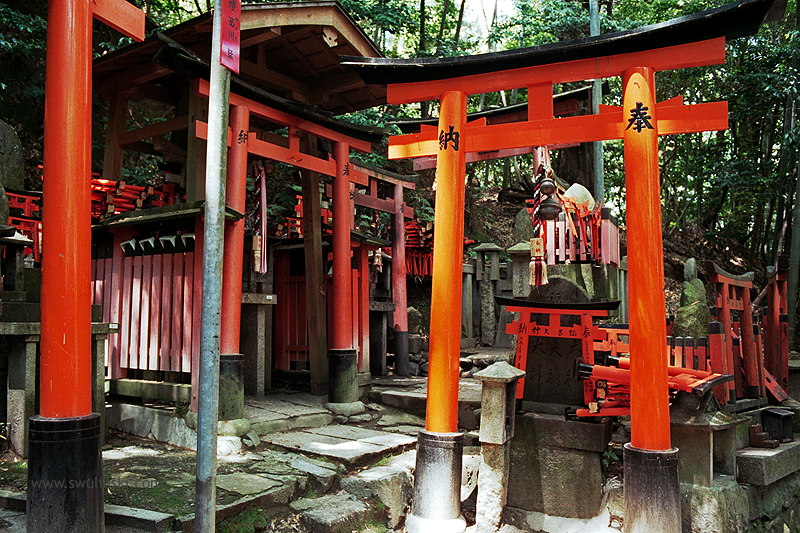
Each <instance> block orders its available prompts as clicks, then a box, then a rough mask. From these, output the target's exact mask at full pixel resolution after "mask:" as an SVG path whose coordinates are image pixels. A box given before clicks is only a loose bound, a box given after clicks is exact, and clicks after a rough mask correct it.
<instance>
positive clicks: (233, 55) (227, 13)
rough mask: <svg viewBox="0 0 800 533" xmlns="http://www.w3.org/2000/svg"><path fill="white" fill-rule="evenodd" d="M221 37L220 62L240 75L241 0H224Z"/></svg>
mask: <svg viewBox="0 0 800 533" xmlns="http://www.w3.org/2000/svg"><path fill="white" fill-rule="evenodd" d="M220 14H221V15H222V19H221V32H222V34H221V35H220V56H219V57H220V60H219V62H220V63H222V66H224V67H226V68H227V69H229V70H232V71H233V72H235V73H237V74H238V73H239V44H240V41H239V26H240V23H241V15H242V2H241V0H222V10H221V13H220Z"/></svg>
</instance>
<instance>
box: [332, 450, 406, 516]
mask: <svg viewBox="0 0 800 533" xmlns="http://www.w3.org/2000/svg"><path fill="white" fill-rule="evenodd" d="M416 455H417V454H416V452H415V451H409V452H405V453H403V454H401V455H398V456H397V457H393V458H392V459H390V460H389V461H387V462H386V463H385V464H382V465H380V466H374V467H372V468H367V469H365V470H362V471H360V472H358V473H355V474H351V475H349V476H346V477H344V478H342V480H341V487H342V490H344V491H346V492H347V493H349V494H352V495H353V496H356V497H357V498H360V499H362V500H365V499H369V498H377V499H378V500H379V501H380V502H381V504H383V507H384V509H385V512H386V516H385V517H384V518H385V521H386V527H387V528H389V529H397V528H399V527H400V526H401V525H402V524H403V522H404V521H405V516H406V514H407V512H408V509H409V507H410V505H411V495H412V490H411V489H412V481H413V477H412V475H411V472H412V471H413V469H414V466H415V462H416Z"/></svg>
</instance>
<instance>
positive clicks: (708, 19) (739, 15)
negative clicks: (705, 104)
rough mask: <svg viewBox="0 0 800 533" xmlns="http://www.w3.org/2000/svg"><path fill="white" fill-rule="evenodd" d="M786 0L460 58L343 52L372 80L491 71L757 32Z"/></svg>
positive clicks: (742, 3)
mask: <svg viewBox="0 0 800 533" xmlns="http://www.w3.org/2000/svg"><path fill="white" fill-rule="evenodd" d="M785 7H786V0H739V1H737V2H731V3H730V4H725V5H724V6H721V7H718V8H714V9H709V10H706V11H701V12H700V13H694V14H692V15H687V16H684V17H678V18H675V19H672V20H668V21H666V22H660V23H658V24H652V25H649V26H643V27H641V28H635V29H632V30H626V31H621V32H616V33H609V34H604V35H598V36H595V37H589V38H586V39H576V40H573V41H563V42H558V43H550V44H545V45H541V46H532V47H528V48H517V49H515V50H507V51H504V52H493V53H488V54H478V55H472V56H460V57H432V58H428V57H420V58H411V59H388V58H372V57H352V56H342V58H341V59H342V64H343V65H347V66H349V67H352V68H353V69H354V70H355V71H356V72H357V73H358V74H359V75H360V76H361V78H362V79H363V80H364V82H365V83H367V84H372V85H385V84H388V83H412V82H421V81H431V80H441V79H447V78H458V77H461V76H469V75H473V74H486V73H489V72H497V71H501V70H511V69H517V68H524V67H531V66H537V65H548V64H551V63H562V62H565V61H575V60H580V59H592V58H600V57H606V56H612V55H617V54H624V53H631V52H641V51H645V50H652V49H654V48H664V47H668V46H676V45H680V44H687V43H693V42H699V41H704V40H708V39H713V38H716V37H725V38H726V39H728V40H731V39H736V38H738V37H745V36H748V35H752V34H754V33H756V32H757V31H758V28H759V26H761V23H762V22H767V21H770V20H777V19H780V18H781V17H783V11H784V9H785Z"/></svg>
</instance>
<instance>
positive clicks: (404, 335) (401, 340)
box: [392, 183, 410, 376]
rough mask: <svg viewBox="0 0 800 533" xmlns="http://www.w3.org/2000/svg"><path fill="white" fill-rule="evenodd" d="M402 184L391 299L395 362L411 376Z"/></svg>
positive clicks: (396, 206) (397, 188)
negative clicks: (392, 304)
mask: <svg viewBox="0 0 800 533" xmlns="http://www.w3.org/2000/svg"><path fill="white" fill-rule="evenodd" d="M404 207H405V203H404V202H403V186H402V185H400V184H399V183H396V184H395V186H394V220H393V222H394V234H393V236H392V237H393V242H392V301H393V302H394V361H395V371H396V372H397V374H398V375H400V376H407V375H409V373H410V372H409V364H408V363H409V360H408V292H407V288H406V225H405V222H406V221H405V215H404V214H403V211H404V209H403V208H404Z"/></svg>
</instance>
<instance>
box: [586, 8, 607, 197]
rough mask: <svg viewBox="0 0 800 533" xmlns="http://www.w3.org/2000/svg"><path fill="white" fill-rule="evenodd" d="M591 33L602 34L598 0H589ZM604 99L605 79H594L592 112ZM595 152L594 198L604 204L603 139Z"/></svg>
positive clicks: (596, 146)
mask: <svg viewBox="0 0 800 533" xmlns="http://www.w3.org/2000/svg"><path fill="white" fill-rule="evenodd" d="M589 35H591V36H595V35H600V10H599V8H598V5H597V0H589ZM602 100H603V80H599V79H597V80H593V81H592V113H593V114H595V115H596V114H598V113H599V112H600V102H602ZM592 144H593V145H594V150H593V152H594V154H593V156H592V157H593V161H592V162H593V167H594V199H595V200H596V201H597V203H598V204H600V205H603V198H604V197H605V182H604V180H605V169H604V168H603V141H595V142H594V143H592Z"/></svg>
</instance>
